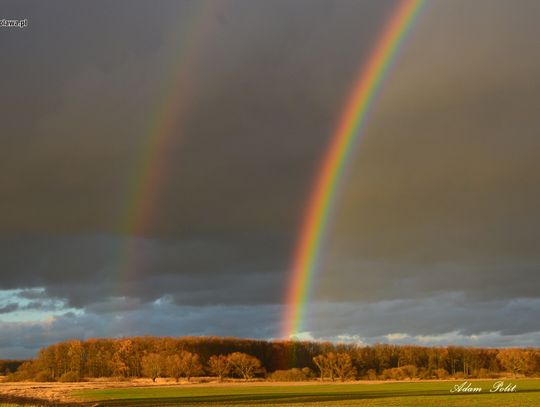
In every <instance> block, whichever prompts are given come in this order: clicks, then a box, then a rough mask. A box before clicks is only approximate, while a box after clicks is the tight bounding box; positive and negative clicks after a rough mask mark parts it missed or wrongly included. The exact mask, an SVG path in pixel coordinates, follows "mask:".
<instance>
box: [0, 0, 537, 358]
mask: <svg viewBox="0 0 540 407" xmlns="http://www.w3.org/2000/svg"><path fill="white" fill-rule="evenodd" d="M396 5H397V2H396V1H392V0H388V1H386V0H385V1H380V0H372V1H369V0H365V1H358V0H296V1H289V0H272V1H268V0H222V1H219V0H210V1H206V2H204V1H187V0H186V1H172V0H171V1H164V0H160V1H153V2H144V1H133V0H129V1H128V0H124V1H115V2H106V1H93V2H82V1H67V0H66V1H54V2H47V4H44V3H43V2H41V1H38V0H36V1H15V0H13V1H8V0H0V19H1V18H21V19H23V18H26V19H28V27H25V28H5V27H4V28H0V50H1V52H2V60H1V63H0V78H2V81H1V85H2V87H1V90H2V92H1V97H0V119H1V121H0V126H1V128H0V194H1V199H0V358H16V357H31V356H33V355H34V354H35V352H36V350H37V349H38V348H39V347H41V346H44V345H47V344H50V343H53V342H55V341H59V340H64V339H68V338H81V339H84V338H90V337H102V336H128V335H143V334H151V335H237V336H244V337H256V338H275V337H277V336H278V335H279V331H280V320H281V317H282V313H283V307H282V303H283V300H284V292H285V288H286V286H287V279H288V272H289V268H290V264H291V256H292V252H293V250H294V245H295V241H296V239H297V234H298V231H299V227H300V224H301V220H302V214H303V213H304V211H305V207H306V203H307V200H308V197H309V192H310V189H311V185H312V183H313V181H314V176H315V174H316V170H317V168H318V166H319V165H320V163H321V160H322V157H323V156H324V152H325V149H326V146H327V144H328V142H329V140H330V137H331V135H332V133H333V130H334V128H335V127H336V123H337V121H338V120H339V117H340V112H341V111H342V110H343V107H344V104H345V102H346V100H347V97H348V93H349V92H350V90H351V86H352V84H353V81H354V79H355V78H356V76H357V74H358V72H359V70H360V68H361V66H362V64H363V63H364V62H365V61H366V58H367V56H368V55H369V52H370V49H371V48H372V47H373V45H374V42H375V41H376V39H377V37H378V35H379V34H380V32H381V29H382V28H383V27H384V24H385V21H387V19H388V17H389V16H390V15H391V13H392V11H393V9H394V8H395V6H396ZM539 20H540V3H539V2H538V1H536V0H530V1H527V0H519V1H515V2H508V1H505V0H477V1H474V2H471V1H467V0H459V1H452V2H449V1H436V0H432V1H429V0H428V1H427V5H426V7H425V8H424V10H423V12H422V13H421V15H420V16H419V19H418V23H417V24H416V25H415V26H414V27H413V29H412V31H411V33H410V36H409V37H408V39H407V41H406V43H405V45H404V47H403V48H402V49H401V51H400V53H399V55H398V58H397V60H396V63H395V64H394V65H393V67H392V69H391V71H390V73H389V76H388V78H387V80H386V81H385V83H384V86H383V89H382V92H381V94H380V96H379V98H378V99H377V102H376V104H375V108H374V110H373V112H372V115H371V117H370V121H369V123H368V126H367V127H366V129H365V134H364V138H363V141H362V143H361V144H360V146H359V148H358V150H357V151H356V152H355V153H354V154H353V159H352V162H351V163H350V166H349V170H348V173H347V177H346V179H345V180H344V182H343V186H342V190H341V192H340V195H339V197H338V200H337V205H336V208H335V211H334V212H335V216H334V218H333V221H332V224H331V228H330V230H329V233H328V236H327V238H326V243H325V245H324V252H323V253H322V257H323V260H324V261H323V263H322V267H321V270H320V274H319V278H318V279H317V281H316V282H315V287H314V292H313V295H312V298H311V304H310V306H309V307H308V311H307V320H306V323H305V332H304V333H303V337H307V338H315V339H331V340H343V341H354V342H358V343H373V342H377V341H379V342H392V343H420V344H429V345H433V344H437V345H439V344H443V345H444V344H469V345H476V346H518V345H519V346H523V345H533V346H539V345H540V319H539V318H538V315H540V297H539V294H538V293H539V292H540V270H539V267H540V211H539V208H540V188H539V185H540V160H539V159H538V157H539V154H540V138H539V134H540V116H539V114H538V112H539V111H540V77H539V75H538V72H540V52H539V50H540V25H538V21H539ZM173 101H174V102H173ZM163 112H168V113H169V114H170V117H172V119H173V120H172V125H171V126H170V128H169V131H168V132H167V133H166V134H165V135H163V134H162V136H164V138H163V139H166V140H167V142H166V148H165V152H164V153H163V154H161V155H160V156H159V157H158V160H155V161H151V162H152V163H153V164H152V165H154V166H159V171H157V172H156V174H158V175H159V177H158V180H159V188H156V189H154V190H152V189H150V191H152V193H151V195H152V196H150V197H149V196H145V197H144V198H143V199H144V200H147V199H148V200H150V201H152V202H153V208H154V209H153V210H152V213H151V214H150V216H148V217H146V218H145V222H143V227H142V228H138V229H137V230H135V229H134V228H130V227H129V225H128V227H126V225H125V219H126V217H128V218H129V211H130V210H132V209H133V208H137V207H140V205H141V202H140V198H137V197H135V198H134V194H133V193H132V191H133V185H134V184H135V186H136V185H137V184H138V183H140V179H141V177H140V175H139V174H140V173H141V171H142V170H141V168H143V165H144V159H145V157H146V155H145V152H146V151H147V148H146V147H145V146H146V144H147V143H148V140H149V139H150V137H151V134H152V129H155V128H156V118H159V117H160V113H163ZM158 120H159V119H158ZM158 124H159V123H158ZM147 192H148V191H147Z"/></svg>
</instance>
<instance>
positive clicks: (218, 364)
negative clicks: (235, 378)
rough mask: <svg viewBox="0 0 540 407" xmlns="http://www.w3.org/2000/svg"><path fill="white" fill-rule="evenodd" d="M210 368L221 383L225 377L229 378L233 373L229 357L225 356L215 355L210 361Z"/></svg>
mask: <svg viewBox="0 0 540 407" xmlns="http://www.w3.org/2000/svg"><path fill="white" fill-rule="evenodd" d="M208 368H209V370H210V373H212V374H214V375H216V376H217V377H218V378H219V381H220V382H221V381H223V377H225V376H227V375H228V374H229V373H230V372H231V366H230V365H229V361H228V359H227V356H225V355H218V356H216V355H214V356H212V357H210V359H209V360H208Z"/></svg>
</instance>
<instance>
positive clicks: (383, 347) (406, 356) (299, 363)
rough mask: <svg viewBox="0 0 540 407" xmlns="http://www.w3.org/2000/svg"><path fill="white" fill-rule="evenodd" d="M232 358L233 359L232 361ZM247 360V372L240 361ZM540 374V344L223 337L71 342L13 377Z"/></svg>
mask: <svg viewBox="0 0 540 407" xmlns="http://www.w3.org/2000/svg"><path fill="white" fill-rule="evenodd" d="M235 358H236V359H235ZM244 363H247V366H248V368H249V373H248V374H245V372H243V370H242V368H243V367H245V366H243V365H242V364H244ZM503 373H507V374H513V375H538V374H540V349H536V348H530V349H515V348H507V349H491V348H467V347H457V346H448V347H422V346H413V345H401V346H398V345H388V344H377V345H372V346H359V345H355V344H335V343H330V342H311V341H264V340H252V339H239V338H223V337H181V338H170V337H166V338H162V337H133V338H122V339H89V340H86V341H79V340H70V341H66V342H61V343H57V344H55V345H51V346H48V347H46V348H43V349H41V350H40V351H39V353H38V355H37V357H36V359H35V360H33V361H30V362H27V363H25V364H24V365H22V366H21V367H20V368H19V370H18V371H17V373H16V374H15V375H12V376H11V378H12V379H13V380H25V379H38V380H58V379H60V378H62V377H64V378H67V379H72V380H78V379H80V378H85V377H89V378H90V377H124V378H130V377H131V378H133V377H150V378H152V379H154V380H155V379H156V378H157V377H173V378H176V379H177V380H178V378H179V377H186V378H188V379H189V378H190V377H196V376H203V375H204V376H215V377H219V378H220V379H222V378H223V377H239V378H242V377H243V378H250V377H254V376H255V377H267V378H274V379H276V380H279V379H283V380H305V379H310V378H316V377H319V378H321V379H328V380H335V379H341V380H345V379H355V378H356V379H358V378H360V379H407V378H420V379H432V378H447V377H449V376H451V377H456V378H460V377H496V376H497V375H500V374H503Z"/></svg>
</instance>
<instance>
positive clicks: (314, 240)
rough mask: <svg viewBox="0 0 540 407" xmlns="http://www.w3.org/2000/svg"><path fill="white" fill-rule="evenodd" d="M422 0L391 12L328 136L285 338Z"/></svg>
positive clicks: (294, 331) (298, 319) (294, 272)
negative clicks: (339, 196) (346, 173)
mask: <svg viewBox="0 0 540 407" xmlns="http://www.w3.org/2000/svg"><path fill="white" fill-rule="evenodd" d="M424 2H425V0H402V1H401V2H400V3H399V5H398V6H397V8H396V10H395V11H394V12H393V13H392V16H391V18H390V20H389V22H388V24H387V25H386V27H385V29H384V30H383V31H382V34H381V36H380V38H379V40H378V41H377V44H376V46H375V48H374V50H373V52H372V54H371V55H370V57H369V59H368V61H367V64H366V65H365V66H364V67H363V69H362V70H361V72H360V75H359V76H358V79H357V81H356V83H355V85H354V87H353V90H352V93H351V96H350V98H349V100H348V102H347V104H346V105H345V110H344V112H343V114H342V115H341V118H340V121H339V123H338V126H337V129H336V131H335V133H334V135H333V136H332V138H331V141H330V145H329V148H328V149H327V153H326V155H325V157H324V161H323V164H322V166H321V167H320V170H319V172H318V175H317V177H316V179H315V184H314V189H313V192H312V194H311V196H310V199H309V201H308V207H307V211H306V216H305V218H304V223H303V225H302V228H301V230H300V233H299V238H298V241H297V247H296V251H295V253H294V256H293V262H292V268H291V272H290V275H291V277H290V285H289V288H288V292H287V297H286V303H285V315H284V318H283V326H282V337H284V338H290V337H295V336H296V335H298V334H299V333H301V329H302V323H303V321H304V316H305V311H306V306H307V302H308V296H309V294H310V292H311V288H312V284H313V277H314V274H315V272H316V270H317V268H318V264H317V263H318V261H319V258H320V251H321V246H322V242H323V239H324V236H325V233H326V231H327V229H328V223H329V217H330V212H331V210H332V208H333V206H334V202H335V200H336V195H337V190H338V187H339V184H340V181H341V178H342V176H343V173H344V170H345V167H346V165H347V162H348V161H349V158H350V156H351V152H352V151H354V145H355V144H356V142H358V140H359V139H360V137H361V135H362V130H363V127H364V126H365V124H366V121H367V118H368V114H369V111H370V108H371V107H372V104H373V101H374V99H375V98H376V95H377V93H378V91H379V90H380V87H381V84H382V81H383V79H384V77H385V74H386V73H387V72H388V70H389V67H390V66H391V64H392V61H393V59H394V58H395V56H396V54H397V51H398V49H399V47H400V45H401V44H402V43H403V40H404V38H405V37H406V36H407V32H408V31H409V29H410V28H411V27H412V25H413V22H414V21H415V19H416V16H417V15H418V12H419V11H420V9H421V8H422V5H423V4H424Z"/></svg>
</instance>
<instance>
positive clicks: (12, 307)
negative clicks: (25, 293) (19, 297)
mask: <svg viewBox="0 0 540 407" xmlns="http://www.w3.org/2000/svg"><path fill="white" fill-rule="evenodd" d="M18 309H19V304H17V303H16V302H10V303H8V304H5V305H0V314H7V313H8V312H13V311H17V310H18Z"/></svg>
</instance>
